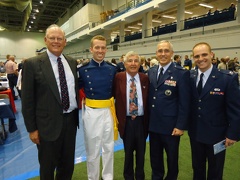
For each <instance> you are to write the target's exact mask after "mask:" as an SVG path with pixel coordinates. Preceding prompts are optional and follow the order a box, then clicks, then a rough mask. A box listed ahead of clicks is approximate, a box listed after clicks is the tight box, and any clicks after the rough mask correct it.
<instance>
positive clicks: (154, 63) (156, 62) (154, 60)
mask: <svg viewBox="0 0 240 180" xmlns="http://www.w3.org/2000/svg"><path fill="white" fill-rule="evenodd" d="M153 66H158V60H156V59H152V60H151V61H150V68H151V67H153Z"/></svg>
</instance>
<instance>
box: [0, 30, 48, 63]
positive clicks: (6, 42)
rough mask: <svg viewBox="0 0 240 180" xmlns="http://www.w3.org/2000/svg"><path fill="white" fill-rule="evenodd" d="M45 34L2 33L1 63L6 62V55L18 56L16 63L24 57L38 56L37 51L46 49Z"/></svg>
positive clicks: (0, 35) (0, 46) (0, 42)
mask: <svg viewBox="0 0 240 180" xmlns="http://www.w3.org/2000/svg"><path fill="white" fill-rule="evenodd" d="M44 35H45V34H44V33H31V32H24V33H23V32H0V61H5V60H6V55H7V54H11V55H16V61H17V62H20V61H21V59H22V58H23V57H26V58H28V57H32V56H35V55H36V50H37V49H42V48H43V47H45V43H44Z"/></svg>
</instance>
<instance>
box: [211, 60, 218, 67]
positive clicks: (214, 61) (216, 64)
mask: <svg viewBox="0 0 240 180" xmlns="http://www.w3.org/2000/svg"><path fill="white" fill-rule="evenodd" d="M212 65H213V67H214V68H217V67H218V63H217V60H216V59H214V58H213V59H212Z"/></svg>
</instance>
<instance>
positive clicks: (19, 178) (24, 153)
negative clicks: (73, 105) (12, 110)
mask: <svg viewBox="0 0 240 180" xmlns="http://www.w3.org/2000/svg"><path fill="white" fill-rule="evenodd" d="M15 104H16V108H17V113H16V114H15V115H16V123H17V126H18V131H17V132H14V133H11V134H8V138H7V139H6V141H5V144H4V145H0V179H1V180H25V179H29V178H32V177H35V176H39V164H38V159H37V147H36V145H34V144H33V143H32V142H31V141H30V139H29V137H28V132H27V131H26V128H25V125H24V121H23V117H22V113H21V100H16V101H15ZM81 115H82V113H81V110H80V112H79V117H80V129H78V132H77V141H76V152H75V163H80V162H83V161H85V160H86V152H85V147H84V138H83V129H82V118H81ZM5 121H6V123H7V122H8V121H7V119H5ZM6 128H7V129H8V127H6ZM121 149H123V143H122V140H121V139H120V138H119V140H118V141H115V147H114V150H115V151H118V150H121Z"/></svg>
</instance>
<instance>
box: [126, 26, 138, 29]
mask: <svg viewBox="0 0 240 180" xmlns="http://www.w3.org/2000/svg"><path fill="white" fill-rule="evenodd" d="M128 28H130V29H140V28H139V27H136V26H128Z"/></svg>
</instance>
